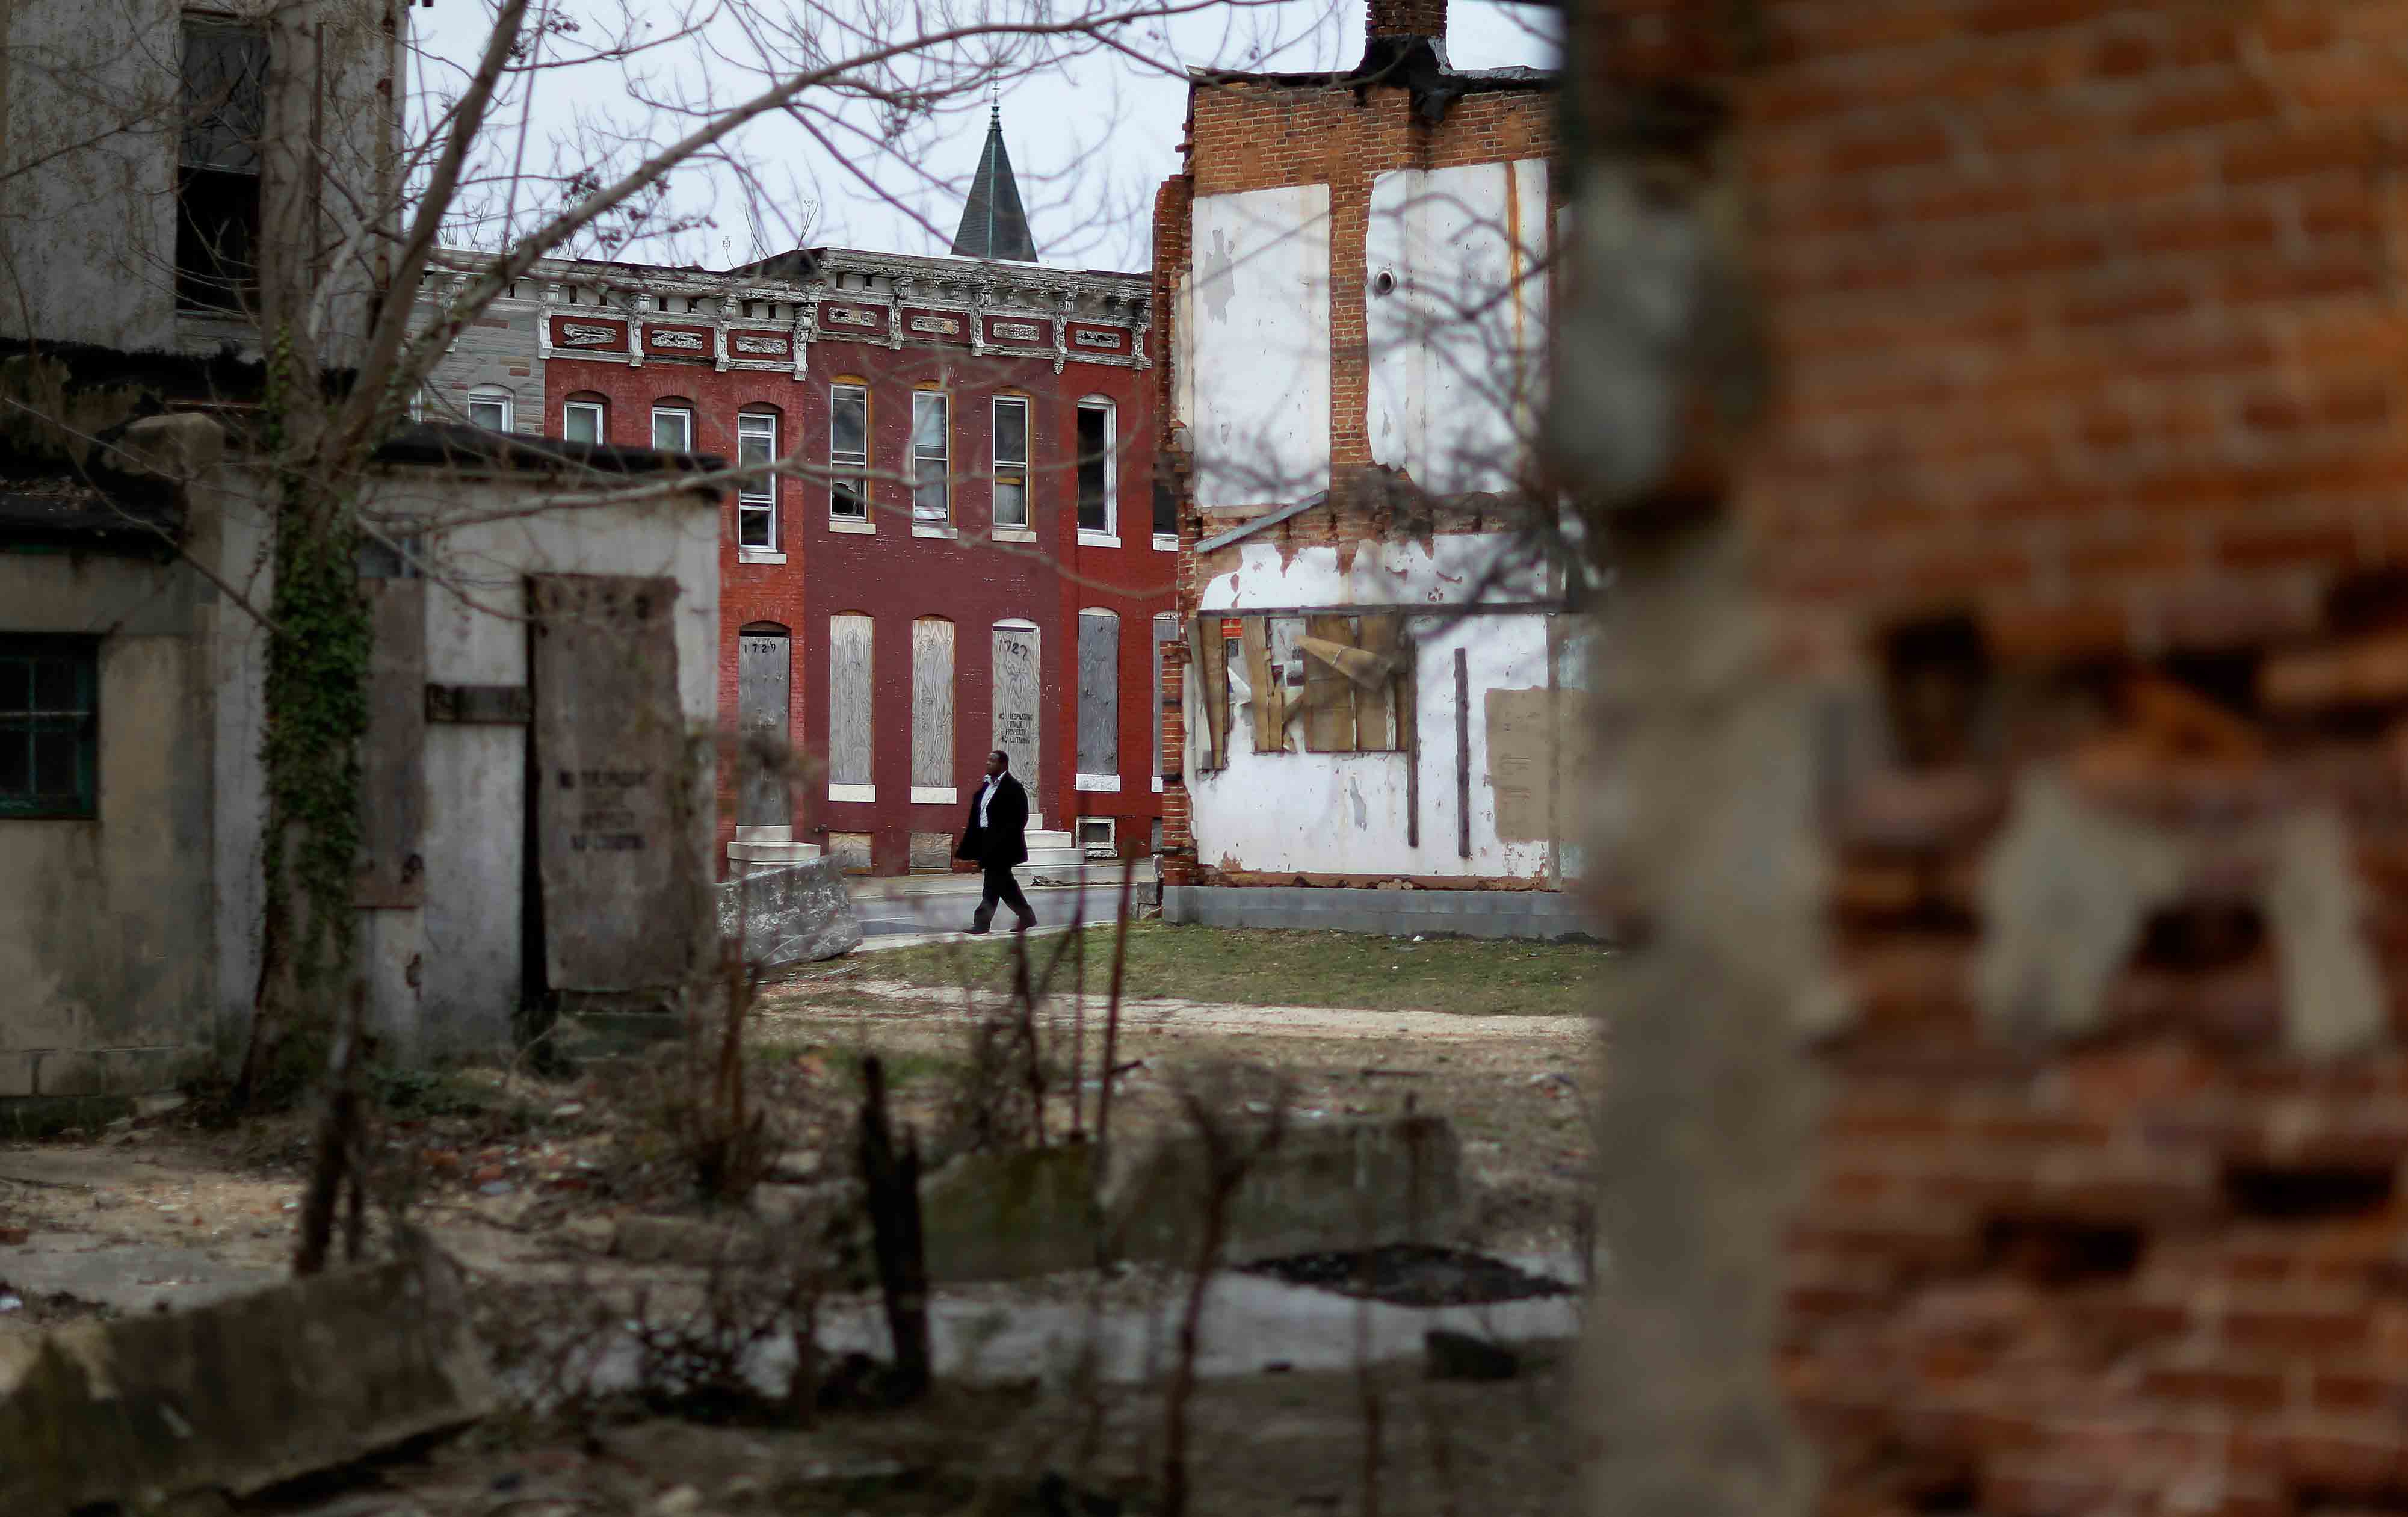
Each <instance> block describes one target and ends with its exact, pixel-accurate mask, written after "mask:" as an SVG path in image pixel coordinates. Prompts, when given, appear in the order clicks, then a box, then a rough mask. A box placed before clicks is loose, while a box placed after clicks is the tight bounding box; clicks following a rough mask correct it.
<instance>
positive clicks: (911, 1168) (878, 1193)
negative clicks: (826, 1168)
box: [861, 1053, 928, 1400]
mask: <svg viewBox="0 0 2408 1517" xmlns="http://www.w3.org/2000/svg"><path fill="white" fill-rule="evenodd" d="M861 1084H862V1097H861V1180H862V1183H863V1185H864V1186H865V1187H866V1188H867V1191H868V1193H869V1195H868V1201H869V1224H870V1231H871V1237H872V1239H873V1241H872V1248H873V1250H874V1252H876V1254H877V1256H878V1285H879V1290H880V1291H881V1293H882V1295H884V1297H885V1301H886V1331H887V1336H888V1337H889V1338H892V1339H893V1340H894V1343H895V1378H894V1381H893V1382H892V1384H893V1390H894V1393H895V1396H896V1399H897V1400H916V1399H918V1398H919V1397H920V1396H921V1395H925V1393H926V1391H927V1389H928V1265H927V1259H926V1256H925V1254H924V1253H923V1252H922V1250H921V1245H920V1151H919V1146H918V1145H917V1144H915V1143H914V1142H912V1140H911V1137H910V1133H909V1132H908V1131H907V1132H906V1133H905V1134H904V1137H903V1146H902V1148H901V1150H900V1151H899V1152H898V1151H897V1150H896V1146H895V1134H894V1130H893V1128H892V1127H891V1126H890V1124H889V1123H888V1119H887V1114H886V1066H884V1065H882V1064H881V1063H880V1062H879V1059H878V1055H876V1054H874V1053H873V1054H870V1055H869V1056H868V1057H867V1058H865V1059H863V1060H862V1061H861Z"/></svg>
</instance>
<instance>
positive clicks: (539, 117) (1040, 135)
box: [411, 0, 1556, 269]
mask: <svg viewBox="0 0 2408 1517" xmlns="http://www.w3.org/2000/svg"><path fill="white" fill-rule="evenodd" d="M624 3H628V4H631V5H632V6H633V7H635V8H636V9H637V10H638V12H639V13H641V9H642V5H643V3H644V0H624ZM663 3H664V4H667V3H668V0H663ZM563 8H564V10H566V12H567V13H568V14H571V15H576V14H578V13H579V12H580V10H581V3H580V0H565V3H564V6H563ZM764 13H765V14H766V13H767V10H766V7H764ZM491 14H492V9H491V5H490V0H436V3H435V5H434V6H433V7H432V8H431V9H420V10H415V11H413V12H412V13H411V18H412V21H413V23H414V24H415V26H416V28H417V37H418V41H419V45H420V47H421V49H422V50H423V53H424V54H425V55H426V60H425V62H424V63H423V66H422V69H421V82H420V83H418V84H417V85H416V86H415V88H417V89H419V90H421V91H423V92H426V93H437V92H439V91H440V90H441V89H443V88H444V87H446V85H447V84H449V83H451V82H452V80H453V79H456V77H457V76H456V75H452V74H451V73H449V71H448V70H447V67H446V65H447V64H456V65H464V66H465V65H466V64H469V63H471V62H473V60H474V59H475V58H476V56H477V55H478V53H479V51H480V50H481V48H482V46H483V44H484V42H485V41H486V38H487V36H488V35H489V32H490V24H489V21H488V18H489V17H490V16H491ZM779 14H780V15H786V14H797V15H798V14H800V13H799V12H794V13H788V12H782V11H781V12H779ZM1555 15H1556V12H1555V11H1554V10H1553V9H1552V8H1550V7H1526V6H1512V5H1498V4H1493V3H1488V0H1454V4H1453V6H1452V7H1451V14H1450V18H1449V23H1448V31H1449V53H1450V57H1451V60H1452V62H1453V63H1454V64H1455V66H1456V67H1458V68H1491V67H1498V66H1503V65H1507V64H1534V65H1539V66H1552V65H1553V63H1554V58H1553V56H1552V55H1553V51H1554V47H1555V43H1554V33H1553V26H1554V24H1555V21H1554V18H1555ZM1238 21H1239V24H1237V25H1234V26H1233V25H1232V24H1231V20H1230V18H1227V17H1205V16H1199V17H1189V18H1183V19H1182V20H1181V21H1178V22H1177V23H1175V24H1174V25H1173V26H1172V28H1171V29H1170V32H1169V35H1168V43H1167V46H1166V45H1164V44H1161V43H1148V44H1146V45H1145V50H1146V51H1147V52H1148V53H1149V54H1150V55H1151V56H1153V57H1155V58H1162V59H1164V60H1165V61H1167V62H1168V63H1171V64H1175V65H1177V66H1183V67H1230V66H1239V67H1265V66H1270V67H1277V68H1282V69H1294V70H1308V69H1326V68H1342V67H1345V66H1348V65H1350V64H1353V63H1354V62H1355V61H1356V60H1357V59H1359V58H1360V57H1361V56H1362V51H1363V6H1362V4H1361V0H1281V3H1280V4H1278V5H1276V6H1272V7H1267V8H1265V9H1262V10H1258V11H1254V12H1250V13H1248V14H1246V15H1244V16H1242V17H1240V18H1239V19H1238ZM591 30H592V29H589V34H588V35H591ZM1266 42H1269V43H1272V44H1276V45H1278V50H1277V51H1276V52H1275V53H1274V54H1273V55H1272V56H1270V57H1268V58H1264V57H1259V56H1255V55H1254V50H1256V49H1258V48H1260V47H1261V46H1263V45H1264V44H1265V43H1266ZM719 46H722V47H724V43H722V44H719ZM705 55H706V54H705V51H704V50H703V49H701V48H695V47H686V48H680V49H671V50H664V51H663V52H661V53H660V54H658V55H656V57H655V58H654V59H653V60H651V61H649V62H648V64H647V65H646V67H647V70H648V71H649V74H650V77H649V78H648V79H645V80H644V88H645V89H646V90H647V91H648V93H650V94H651V95H652V96H653V97H656V98H657V97H661V96H665V95H675V94H678V93H688V94H691V93H694V91H695V89H696V88H697V87H698V86H699V85H702V84H705V83H716V82H718V81H716V80H707V79H704V78H703V76H704V75H705V74H706V72H707V66H706V65H705V64H703V63H702V62H701V59H702V58H703V57H704V56H705ZM720 87H721V88H722V90H723V91H724V90H725V89H727V88H729V86H727V85H724V84H722V85H721V86H720ZM734 87H735V88H738V89H746V90H749V89H750V88H752V87H753V86H752V85H751V83H750V81H744V80H738V82H737V83H736V85H735V86H734ZM1000 104H1001V107H1002V112H1003V127H1004V139H1005V143H1006V146H1007V147H1008V149H1009V150H1010V152H1011V160H1012V164H1013V167H1014V169H1015V170H1016V172H1017V175H1018V178H1019V181H1020V186H1021V192H1022V194H1023V196H1024V198H1025V200H1026V201H1027V203H1028V209H1029V218H1030V221H1031V222H1032V224H1033V228H1034V231H1035V234H1036V239H1037V250H1038V255H1039V259H1040V260H1041V261H1043V262H1045V263H1048V264H1054V265H1070V266H1078V267H1090V268H1127V269H1137V268H1144V267H1147V266H1149V265H1150V264H1151V262H1152V251H1151V248H1150V246H1149V239H1150V235H1151V213H1152V204H1153V197H1154V187H1155V186H1156V185H1158V184H1159V183H1160V182H1161V180H1162V179H1163V178H1164V177H1165V176H1167V175H1168V174H1170V173H1172V172H1173V171H1175V170H1176V169H1177V168H1178V166H1179V153H1178V145H1179V138H1180V132H1181V128H1182V124H1183V117H1184V114H1185V110H1186V87H1185V85H1184V84H1183V82H1182V80H1181V79H1179V78H1178V77H1177V76H1176V75H1175V74H1172V73H1168V72H1166V71H1165V70H1163V69H1161V68H1158V67H1154V66H1149V65H1148V64H1140V63H1139V62H1138V61H1136V60H1134V59H1131V58H1128V57H1125V56H1123V55H1121V54H1119V53H1116V52H1112V51H1108V50H1098V51H1094V52H1091V53H1089V54H1088V55H1087V56H1084V57H1082V58H1079V59H1076V60H1074V61H1073V62H1071V63H1070V64H1068V66H1067V67H1066V68H1064V69H1061V70H1049V71H1047V72H1045V73H1043V74H1040V75H1037V76H1032V77H1030V78H1026V79H1019V80H1016V81H1014V82H1012V83H1010V84H1008V85H1006V86H1005V87H1004V88H1003V91H1002V98H1001V102H1000ZM613 105H615V106H616V107H618V111H617V114H619V116H620V119H621V121H622V122H639V121H641V120H642V119H643V118H644V117H645V116H646V115H647V114H650V115H652V116H654V117H657V118H658V119H659V120H661V121H662V122H666V123H667V125H666V126H663V127H655V128H653V130H656V131H661V130H666V131H669V132H670V135H674V128H675V124H676V119H675V117H674V116H671V115H666V114H663V113H659V112H647V111H646V109H645V108H644V107H642V106H641V105H640V104H639V103H638V102H637V101H635V100H633V99H632V98H630V96H629V93H628V86H627V84H626V83H625V82H624V70H622V69H621V68H620V67H619V65H617V64H611V65H609V67H608V71H607V72H606V71H605V70H604V69H602V68H584V69H577V70H570V71H566V72H563V73H560V74H557V75H552V76H547V77H546V78H545V79H544V80H543V82H542V84H541V87H540V88H539V90H538V95H537V100H536V107H535V112H534V121H535V124H536V132H535V133H534V139H535V140H536V141H537V143H538V144H539V146H538V148H537V150H536V152H535V154H533V155H531V156H530V158H529V160H528V161H529V162H530V163H531V164H532V163H535V162H538V161H539V159H540V156H541V155H542V154H543V153H544V152H547V151H549V150H552V149H551V148H548V147H545V146H541V144H545V143H550V144H553V145H557V144H560V143H564V142H566V141H567V140H569V139H570V137H571V136H572V132H571V129H570V123H571V122H572V121H573V119H574V118H575V117H576V115H577V113H578V112H579V111H580V110H581V109H582V110H593V109H595V108H597V106H598V107H600V108H609V107H611V106H613ZM986 114H987V113H986V111H985V109H984V108H983V107H982V105H980V104H979V103H977V102H975V101H966V102H962V103H960V108H959V109H956V110H953V111H952V112H949V113H948V114H946V115H944V116H943V117H941V118H940V119H939V121H938V122H935V123H934V124H933V126H931V127H925V128H923V129H922V132H921V134H920V135H919V136H918V137H917V138H916V140H915V142H914V143H913V148H912V152H911V156H910V163H909V165H885V166H884V167H883V168H882V171H880V172H878V173H876V174H875V175H874V176H873V177H874V178H875V179H876V180H877V189H876V190H872V189H871V188H870V187H869V186H868V185H866V184H864V183H863V182H861V180H860V179H859V178H858V177H856V176H855V175H852V174H848V173H847V172H845V170H844V167H843V165H841V164H840V163H839V162H837V161H836V154H835V153H834V152H832V151H831V150H829V149H828V148H827V147H825V146H824V145H823V144H822V143H821V142H819V141H815V140H813V139H812V138H811V137H810V136H808V135H807V134H806V133H805V132H804V131H803V130H802V129H801V128H800V127H798V126H796V125H795V124H794V123H793V122H789V121H787V120H785V119H784V118H782V117H768V118H764V119H762V120H761V121H758V122H753V123H752V124H751V125H750V126H749V127H748V128H747V129H746V132H745V135H744V137H743V139H742V141H741V143H740V144H739V150H740V151H741V152H742V153H743V155H744V156H745V157H746V158H747V159H748V160H749V161H750V162H752V163H753V164H755V165H759V166H760V167H761V168H762V169H763V170H764V171H765V173H766V176H767V193H766V194H763V195H760V196H753V195H748V194H746V193H742V192H741V191H740V190H738V188H737V187H736V186H737V181H736V179H734V177H733V176H731V175H729V174H726V173H724V172H722V171H719V170H717V169H715V168H713V167H712V166H710V165H695V166H693V167H691V168H689V169H688V170H686V171H685V172H683V173H681V174H678V175H675V176H672V178H671V180H670V183H669V187H668V201H669V205H670V207H671V208H673V209H674V210H676V211H679V212H681V213H683V214H685V215H687V216H689V217H692V218H699V219H707V221H708V222H709V224H707V225H700V226H694V227H690V228H688V229H686V230H684V231H682V232H681V233H677V234H674V235H668V236H653V237H650V238H648V239H647V240H645V241H643V242H640V243H638V244H637V245H635V246H634V247H632V248H630V249H629V250H626V251H625V252H624V253H622V254H621V256H623V257H630V258H639V259H645V260H652V261H659V262H665V263H695V264H701V265H706V266H709V267H724V266H726V265H729V264H731V263H738V262H742V261H743V260H745V259H747V258H749V257H752V256H754V255H755V253H756V251H757V252H771V251H778V250H783V249H785V248H788V247H791V246H794V245H795V242H796V234H797V233H801V234H803V236H804V239H805V240H807V241H809V242H812V243H818V244H825V245H833V246H843V247H853V248H862V249H870V250H881V251H895V252H910V253H941V252H943V251H945V250H946V247H947V244H948V243H949V242H950V241H951V240H952V236H953V227H954V224H955V222H957V221H958V219H959V217H960V214H961V195H962V192H963V190H964V189H965V188H966V187H967V185H968V179H969V176H970V174H971V172H972V171H973V170H974V169H975V167H976V166H977V163H978V156H979V150H980V148H981V147H982V144H983V142H984V140H985V135H986ZM882 194H883V195H884V196H887V197H891V198H892V199H894V200H896V201H899V202H901V204H899V205H897V204H890V203H888V200H886V199H882V197H881V196H882ZM756 199H757V200H761V201H766V202H767V203H766V204H764V205H760V206H758V207H757V208H756V207H754V206H753V205H752V204H751V203H752V202H753V201H755V200H756Z"/></svg>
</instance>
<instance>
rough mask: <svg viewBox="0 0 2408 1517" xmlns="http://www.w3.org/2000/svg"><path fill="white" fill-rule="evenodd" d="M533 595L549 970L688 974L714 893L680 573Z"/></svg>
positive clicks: (581, 979)
mask: <svg viewBox="0 0 2408 1517" xmlns="http://www.w3.org/2000/svg"><path fill="white" fill-rule="evenodd" d="M527 603H528V606H529V608H531V609H532V610H533V612H534V623H533V625H532V626H531V627H530V628H529V629H528V637H529V639H530V641H531V643H532V645H533V646H532V651H531V655H530V658H529V666H530V670H531V673H532V676H533V683H534V686H535V693H534V700H535V726H534V737H535V753H534V759H533V762H532V764H531V765H530V766H529V767H530V769H531V771H532V773H533V775H534V778H535V797H534V799H535V822H536V852H537V857H538V866H539V869H540V873H541V886H542V893H543V894H542V911H541V921H542V923H543V926H542V932H543V962H544V967H545V975H546V978H547V980H548V982H549V983H550V985H551V986H552V989H554V990H568V991H645V990H661V989H666V988H668V987H671V986H674V985H677V984H679V983H680V982H681V981H682V980H684V979H685V978H686V975H687V973H688V971H689V969H690V968H691V967H692V966H691V963H690V955H691V953H692V951H693V947H694V924H695V909H696V908H697V905H698V897H699V894H700V892H701V882H700V880H699V877H698V874H697V866H698V863H699V861H698V860H697V858H696V857H695V853H694V851H693V850H692V849H691V848H689V847H688V846H687V838H686V837H684V825H685V819H686V816H687V811H688V800H689V796H688V795H687V794H681V791H680V787H681V786H682V785H685V784H686V783H687V781H688V778H689V775H688V770H687V767H686V758H685V723H684V720H683V717H682V715H681V712H680V710H679V707H678V683H677V637H676V624H675V611H676V608H677V581H676V580H666V579H657V580H656V579H641V578H636V577H632V576H627V577H622V576H604V575H568V574H562V575H536V576H534V577H532V578H531V579H530V580H528V582H527Z"/></svg>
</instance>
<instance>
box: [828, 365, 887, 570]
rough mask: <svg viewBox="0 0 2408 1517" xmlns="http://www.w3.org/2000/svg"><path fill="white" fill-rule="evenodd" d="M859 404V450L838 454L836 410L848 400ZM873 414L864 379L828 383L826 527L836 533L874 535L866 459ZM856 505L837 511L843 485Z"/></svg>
mask: <svg viewBox="0 0 2408 1517" xmlns="http://www.w3.org/2000/svg"><path fill="white" fill-rule="evenodd" d="M854 399H858V400H859V401H860V403H861V451H860V452H859V454H858V455H855V454H853V453H839V451H837V446H836V436H837V426H836V415H837V408H838V407H839V405H841V404H843V403H845V402H847V401H851V400H854ZM873 417H874V412H873V410H872V408H871V406H870V403H869V383H868V381H867V380H866V379H847V378H842V377H839V378H837V379H830V380H829V381H828V526H829V527H830V528H831V529H832V530H835V531H838V532H875V531H877V530H878V522H877V519H876V517H875V515H874V514H873V512H872V508H871V498H870V493H869V460H870V456H871V454H872V453H873V452H874V451H875V448H876V444H875V442H874V441H873V434H872V433H871V431H870V423H871V422H872V420H873ZM848 485H849V486H851V488H852V493H853V499H854V500H855V501H856V502H858V503H859V506H860V509H859V510H857V511H846V510H840V509H839V508H838V504H837V503H838V502H839V500H841V499H842V498H843V494H844V492H845V489H846V487H847V486H848Z"/></svg>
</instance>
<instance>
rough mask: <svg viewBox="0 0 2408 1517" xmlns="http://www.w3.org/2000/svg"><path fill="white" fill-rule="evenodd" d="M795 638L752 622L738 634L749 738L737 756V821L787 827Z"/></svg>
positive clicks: (740, 711) (740, 704)
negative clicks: (789, 716) (790, 685)
mask: <svg viewBox="0 0 2408 1517" xmlns="http://www.w3.org/2000/svg"><path fill="white" fill-rule="evenodd" d="M792 650H793V643H792V640H791V639H790V638H788V637H787V636H786V634H785V631H784V629H782V628H780V627H747V628H745V629H744V630H743V631H742V632H741V633H739V634H738V635H737V638H736V719H737V722H738V724H739V725H740V726H741V727H742V728H743V731H744V742H743V745H742V747H741V749H740V750H739V752H738V761H737V768H738V783H737V801H736V824H737V825H738V826H739V827H782V826H789V825H791V824H792V823H793V821H794V812H793V808H792V807H790V806H789V805H788V804H787V800H786V775H785V769H784V766H783V765H782V764H781V762H780V760H781V758H782V757H783V755H784V750H785V741H786V727H787V705H786V687H787V680H788V676H789V675H790V673H791V672H792V657H791V654H792Z"/></svg>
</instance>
